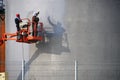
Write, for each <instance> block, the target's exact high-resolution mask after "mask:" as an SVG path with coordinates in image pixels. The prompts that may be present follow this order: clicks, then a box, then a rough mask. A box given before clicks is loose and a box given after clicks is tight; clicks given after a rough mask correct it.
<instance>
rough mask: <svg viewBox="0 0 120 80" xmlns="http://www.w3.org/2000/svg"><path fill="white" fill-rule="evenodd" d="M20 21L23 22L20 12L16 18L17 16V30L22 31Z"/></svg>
mask: <svg viewBox="0 0 120 80" xmlns="http://www.w3.org/2000/svg"><path fill="white" fill-rule="evenodd" d="M20 22H22V20H21V18H20V14H16V18H15V24H16V28H17V31H18V32H19V31H20Z"/></svg>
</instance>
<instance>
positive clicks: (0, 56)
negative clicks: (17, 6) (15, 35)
mask: <svg viewBox="0 0 120 80" xmlns="http://www.w3.org/2000/svg"><path fill="white" fill-rule="evenodd" d="M3 33H5V20H0V37H1V36H2V34H3ZM0 72H5V44H3V45H2V46H0Z"/></svg>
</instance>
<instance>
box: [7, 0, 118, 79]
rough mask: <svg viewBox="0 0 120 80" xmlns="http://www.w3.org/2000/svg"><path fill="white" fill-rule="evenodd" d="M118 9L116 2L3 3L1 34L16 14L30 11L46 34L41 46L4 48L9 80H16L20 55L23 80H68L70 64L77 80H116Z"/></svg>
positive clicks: (12, 43)
mask: <svg viewBox="0 0 120 80" xmlns="http://www.w3.org/2000/svg"><path fill="white" fill-rule="evenodd" d="M119 9H120V1H119V0H109V1H108V0H44V1H43V0H36V1H35V0H10V1H9V0H6V25H7V26H6V32H15V31H16V28H15V24H14V18H15V14H16V13H20V14H21V18H23V17H28V18H31V16H32V13H33V12H34V11H40V15H39V17H40V21H42V22H43V23H44V27H45V29H46V31H48V32H47V42H46V43H40V42H38V43H36V44H22V43H16V42H15V41H7V42H6V71H7V72H8V78H9V80H21V60H22V58H23V54H24V60H25V79H26V80H48V79H49V80H74V78H75V76H74V70H75V69H74V61H75V60H77V61H78V72H77V73H78V80H119V79H120V77H119V76H120V72H119V70H120V69H119V67H120V65H119V63H120V59H119V58H120V57H119V56H120V54H119V53H120V46H119V44H120V43H119V42H120V27H119V26H120V22H119V21H120V17H119V14H120V11H119ZM53 24H54V25H53ZM48 28H49V29H50V30H48Z"/></svg>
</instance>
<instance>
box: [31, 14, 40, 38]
mask: <svg viewBox="0 0 120 80" xmlns="http://www.w3.org/2000/svg"><path fill="white" fill-rule="evenodd" d="M38 14H39V12H37V13H33V16H32V30H33V32H32V35H33V36H37V26H38V22H39V17H38Z"/></svg>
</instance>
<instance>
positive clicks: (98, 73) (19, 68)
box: [6, 60, 120, 80]
mask: <svg viewBox="0 0 120 80" xmlns="http://www.w3.org/2000/svg"><path fill="white" fill-rule="evenodd" d="M23 64H24V65H23ZM6 73H7V77H8V80H22V79H23V80H120V77H119V76H120V64H119V63H80V61H76V60H75V61H33V62H32V63H31V62H29V61H24V63H22V62H21V61H8V62H6Z"/></svg>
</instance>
